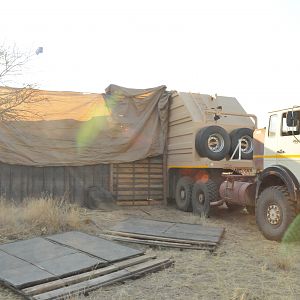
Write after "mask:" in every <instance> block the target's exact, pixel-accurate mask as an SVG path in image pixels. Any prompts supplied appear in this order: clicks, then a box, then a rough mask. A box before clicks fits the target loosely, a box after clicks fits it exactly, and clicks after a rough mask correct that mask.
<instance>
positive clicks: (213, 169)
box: [166, 93, 300, 240]
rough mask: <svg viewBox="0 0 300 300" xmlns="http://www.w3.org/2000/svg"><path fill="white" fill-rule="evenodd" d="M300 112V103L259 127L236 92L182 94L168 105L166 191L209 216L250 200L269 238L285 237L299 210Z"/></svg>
mask: <svg viewBox="0 0 300 300" xmlns="http://www.w3.org/2000/svg"><path fill="white" fill-rule="evenodd" d="M299 120H300V107H299V106H298V107H294V108H292V109H284V110H280V111H276V112H271V113H270V115H269V124H268V128H267V130H265V129H257V119H256V116H255V115H252V114H247V113H246V112H245V110H244V109H243V108H242V106H241V105H240V103H239V102H238V101H237V100H236V99H235V98H230V97H220V96H215V97H212V96H210V95H202V94H192V93H178V94H176V95H175V96H174V97H173V98H172V101H171V103H170V111H169V131H168V139H167V153H166V156H167V172H168V176H167V178H168V190H167V192H168V198H169V199H175V202H176V205H177V207H178V209H180V210H183V211H193V212H194V213H196V214H200V215H203V216H208V215H209V212H210V210H211V208H212V207H213V206H220V205H223V204H224V203H225V204H226V205H227V207H228V208H229V209H235V208H237V207H241V206H244V207H246V208H247V210H248V212H249V213H251V214H254V213H255V215H256V221H257V225H258V227H259V229H260V230H261V232H262V233H263V235H264V236H265V237H266V238H268V239H271V240H281V239H282V237H283V235H284V232H285V231H286V229H287V228H288V226H289V224H290V223H291V222H292V221H293V219H294V218H295V217H296V215H297V214H298V213H299V211H300V196H299V194H300V192H299V191H300V185H299V182H300V153H299V152H300V151H299V150H300V135H299V123H300V121H299ZM265 132H266V134H265ZM253 133H254V134H253Z"/></svg>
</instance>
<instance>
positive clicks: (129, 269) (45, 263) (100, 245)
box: [0, 231, 173, 300]
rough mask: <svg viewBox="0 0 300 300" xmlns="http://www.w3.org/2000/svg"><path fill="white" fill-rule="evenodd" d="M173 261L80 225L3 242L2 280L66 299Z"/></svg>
mask: <svg viewBox="0 0 300 300" xmlns="http://www.w3.org/2000/svg"><path fill="white" fill-rule="evenodd" d="M172 263H173V261H171V260H169V259H165V260H159V259H156V258H155V257H154V256H146V255H144V253H143V252H142V251H139V250H136V249H132V248H129V247H125V246H122V245H119V244H117V243H115V242H112V241H109V240H106V239H103V238H100V237H95V236H91V235H88V234H85V233H81V232H76V231H74V232H67V233H62V234H57V235H52V236H48V237H45V238H33V239H30V240H26V241H18V242H13V243H8V244H3V245H0V283H2V284H4V285H6V286H8V287H10V288H11V289H13V290H14V291H17V292H18V293H20V294H22V295H23V296H24V297H25V298H27V299H47V300H48V299H63V298H64V297H65V296H66V295H72V294H78V293H80V292H86V291H89V290H93V289H96V288H98V287H101V286H105V285H108V284H112V283H114V282H117V281H123V280H125V279H127V278H135V277H137V276H140V275H142V274H145V273H148V272H153V271H156V270H159V269H162V268H165V267H168V266H170V265H171V264H172Z"/></svg>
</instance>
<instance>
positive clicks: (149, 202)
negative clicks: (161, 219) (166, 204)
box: [117, 200, 162, 206]
mask: <svg viewBox="0 0 300 300" xmlns="http://www.w3.org/2000/svg"><path fill="white" fill-rule="evenodd" d="M159 204H162V201H161V200H135V201H133V200H118V201H117V205H120V206H133V205H137V206H147V205H159Z"/></svg>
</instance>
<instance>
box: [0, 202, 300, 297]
mask: <svg viewBox="0 0 300 300" xmlns="http://www.w3.org/2000/svg"><path fill="white" fill-rule="evenodd" d="M129 216H138V217H144V218H153V219H156V220H167V221H168V220H169V221H179V222H186V223H197V224H207V225H211V226H223V227H225V230H226V232H225V235H224V238H223V240H222V243H221V244H220V246H219V247H218V249H217V251H216V252H214V253H212V254H211V253H209V252H208V251H203V250H183V251H180V250H177V249H170V248H163V249H151V248H149V247H144V246H136V245H133V244H131V247H136V248H138V249H145V251H146V253H147V254H150V253H151V254H156V255H157V256H158V257H161V258H162V257H172V258H173V259H174V260H175V265H174V267H171V268H168V269H166V270H163V271H160V272H157V273H154V274H148V275H146V276H145V277H143V278H140V279H136V280H128V281H126V282H124V283H122V284H115V285H112V286H108V287H105V288H102V289H98V290H96V291H94V292H92V293H90V294H89V295H88V296H78V297H75V298H73V299H76V300H79V299H80V300H83V299H85V300H93V299H228V300H229V299H231V300H234V299H236V300H237V299H239V300H246V299H247V300H249V299H251V300H254V299H255V300H257V299H270V300H271V299H272V300H275V299H295V300H296V299H300V247H299V246H296V247H293V248H291V247H289V248H284V247H283V245H280V244H279V243H277V242H271V241H268V240H266V239H265V238H264V237H263V236H262V235H261V234H260V232H259V231H258V229H257V227H256V225H255V218H254V216H251V215H249V214H248V213H247V212H246V211H245V210H242V209H241V210H238V211H235V212H232V211H229V210H228V209H227V208H225V207H221V208H217V209H215V211H214V212H213V213H212V216H211V217H210V218H209V219H201V218H200V217H197V216H194V215H192V214H191V213H184V212H181V211H178V210H176V209H175V208H174V207H164V206H162V207H160V206H153V207H150V206H146V207H134V208H130V207H126V208H121V207H120V208H118V209H117V210H114V211H109V212H103V211H90V210H83V211H82V219H83V222H85V223H86V224H87V226H86V229H85V231H87V232H88V233H93V234H96V235H97V234H99V233H101V231H102V229H106V228H109V227H110V226H112V225H114V224H115V223H117V222H118V221H120V220H123V219H126V218H128V217H129ZM95 224H96V225H95ZM0 299H12V300H18V299H22V298H21V297H20V296H18V295H16V294H15V293H13V292H11V291H10V290H8V289H7V288H5V287H3V286H0Z"/></svg>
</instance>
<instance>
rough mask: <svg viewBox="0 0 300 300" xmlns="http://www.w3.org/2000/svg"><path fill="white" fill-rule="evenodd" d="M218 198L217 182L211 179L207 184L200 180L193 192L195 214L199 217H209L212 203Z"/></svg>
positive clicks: (195, 184)
mask: <svg viewBox="0 0 300 300" xmlns="http://www.w3.org/2000/svg"><path fill="white" fill-rule="evenodd" d="M217 198H218V189H217V185H216V184H215V182H214V181H213V180H211V179H209V180H208V181H207V182H202V181H200V180H198V181H197V182H195V183H194V186H193V191H192V206H193V212H194V213H195V214H197V215H200V216H203V217H208V216H209V211H210V202H213V201H216V200H217Z"/></svg>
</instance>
